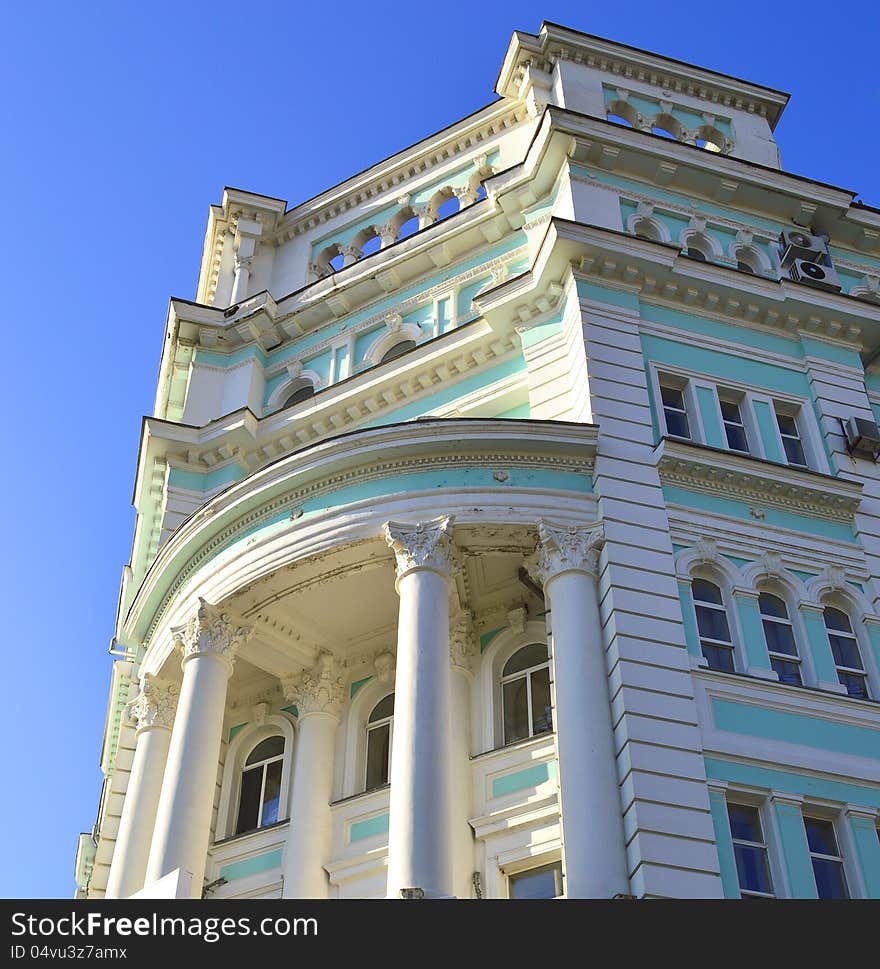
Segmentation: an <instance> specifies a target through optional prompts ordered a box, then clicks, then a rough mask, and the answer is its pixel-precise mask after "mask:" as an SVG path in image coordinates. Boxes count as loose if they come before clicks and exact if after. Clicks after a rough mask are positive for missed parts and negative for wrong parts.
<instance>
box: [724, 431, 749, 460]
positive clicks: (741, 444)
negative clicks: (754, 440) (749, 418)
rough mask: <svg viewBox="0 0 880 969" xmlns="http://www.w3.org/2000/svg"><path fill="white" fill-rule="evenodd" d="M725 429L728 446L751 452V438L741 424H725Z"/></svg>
mask: <svg viewBox="0 0 880 969" xmlns="http://www.w3.org/2000/svg"><path fill="white" fill-rule="evenodd" d="M724 431H725V433H726V434H727V446H728V447H729V448H730V450H731V451H742V452H743V453H745V454H748V453H749V439H748V438H747V437H746V430H745V428H744V427H740V426H739V424H725V425H724Z"/></svg>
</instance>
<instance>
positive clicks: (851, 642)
mask: <svg viewBox="0 0 880 969" xmlns="http://www.w3.org/2000/svg"><path fill="white" fill-rule="evenodd" d="M825 628H826V629H827V630H828V641H829V642H830V643H831V652H832V653H833V654H834V665H835V666H836V667H837V678H838V680H840V682H841V683H842V684H843V685H844V686H845V687H846V692H847V693H848V694H849V695H850V696H857V697H861V698H862V699H863V700H867V699H870V694H869V693H868V675H867V673H866V672H865V664H864V663H863V662H862V654H861V653H860V652H859V641H858V640H857V639H856V635H855V633H854V632H853V628H852V624H851V623H850V621H849V616H848V615H847V614H846V613H845V612H842V611H841V610H840V609H835V608H834V607H833V606H826V607H825Z"/></svg>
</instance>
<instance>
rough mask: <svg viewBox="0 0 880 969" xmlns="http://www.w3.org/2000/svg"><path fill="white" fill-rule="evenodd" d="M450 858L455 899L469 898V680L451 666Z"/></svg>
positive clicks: (471, 854)
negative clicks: (451, 857) (451, 856)
mask: <svg viewBox="0 0 880 969" xmlns="http://www.w3.org/2000/svg"><path fill="white" fill-rule="evenodd" d="M451 687H452V724H451V730H452V736H451V737H450V741H451V743H450V746H451V756H452V855H453V865H452V868H453V885H454V891H455V895H456V897H458V898H470V897H471V892H472V884H473V882H472V880H473V875H474V832H473V830H472V828H471V826H470V824H469V823H468V821H469V819H470V816H471V812H472V810H473V776H472V771H471V761H470V753H471V749H470V748H471V730H470V727H471V678H470V675H469V673H468V672H467V670H463V669H461V668H460V667H456V666H453V667H452V684H451Z"/></svg>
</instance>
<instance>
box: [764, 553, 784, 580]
mask: <svg viewBox="0 0 880 969" xmlns="http://www.w3.org/2000/svg"><path fill="white" fill-rule="evenodd" d="M761 568H762V569H763V570H764V575H781V574H782V572H783V571H784V566H783V565H782V556H781V555H780V554H779V552H764V554H763V555H762V556H761Z"/></svg>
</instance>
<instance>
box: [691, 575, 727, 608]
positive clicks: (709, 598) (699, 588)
mask: <svg viewBox="0 0 880 969" xmlns="http://www.w3.org/2000/svg"><path fill="white" fill-rule="evenodd" d="M691 589H692V591H693V596H694V598H695V599H699V601H700V602H715V603H717V604H718V605H719V606H720V605H722V602H723V600H722V598H721V590H720V589H719V588H718V586H717V585H714V584H713V583H712V582H707V581H706V580H705V579H694V582H693V585H692V586H691Z"/></svg>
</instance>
